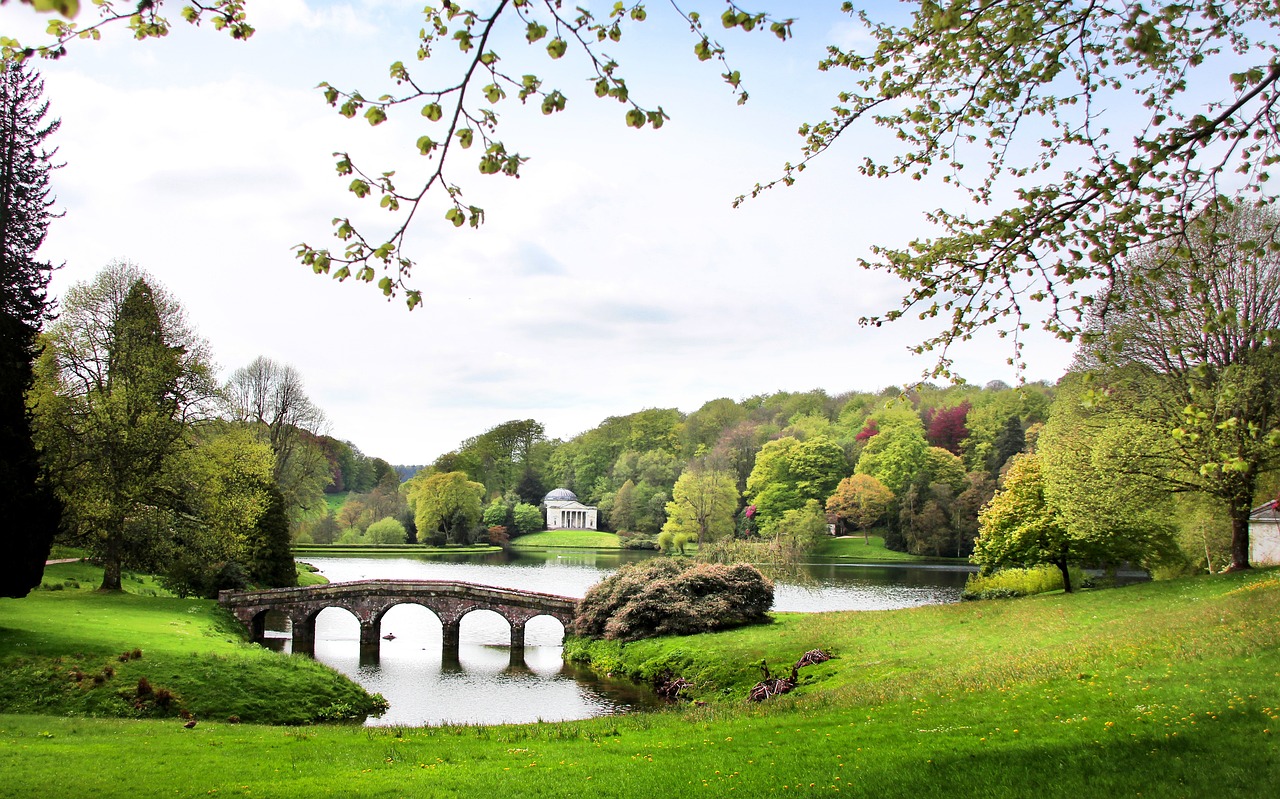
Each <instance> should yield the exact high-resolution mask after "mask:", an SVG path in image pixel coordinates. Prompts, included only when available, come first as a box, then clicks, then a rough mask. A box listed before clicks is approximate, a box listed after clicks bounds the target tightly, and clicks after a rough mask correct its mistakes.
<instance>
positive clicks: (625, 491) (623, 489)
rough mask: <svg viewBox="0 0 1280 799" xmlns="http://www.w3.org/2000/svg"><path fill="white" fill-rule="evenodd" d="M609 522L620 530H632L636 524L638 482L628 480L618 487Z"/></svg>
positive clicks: (615, 528)
mask: <svg viewBox="0 0 1280 799" xmlns="http://www.w3.org/2000/svg"><path fill="white" fill-rule="evenodd" d="M609 524H611V525H613V529H614V530H617V531H618V532H622V531H624V530H632V529H634V528H635V526H636V484H635V483H633V482H631V480H627V481H625V482H623V484H622V485H621V486H620V487H619V488H618V492H617V493H616V494H615V495H614V497H613V507H612V508H611V509H610V511H609Z"/></svg>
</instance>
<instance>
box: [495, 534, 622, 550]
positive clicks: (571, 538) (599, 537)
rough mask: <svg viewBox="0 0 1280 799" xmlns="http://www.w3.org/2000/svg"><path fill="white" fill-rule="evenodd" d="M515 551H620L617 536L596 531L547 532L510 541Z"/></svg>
mask: <svg viewBox="0 0 1280 799" xmlns="http://www.w3.org/2000/svg"><path fill="white" fill-rule="evenodd" d="M511 546H512V547H514V548H516V549H542V548H544V547H573V548H578V549H621V548H622V544H620V543H618V536H617V535H615V534H613V533H601V532H598V531H596V530H547V531H546V532H543V533H530V534H529V535H522V536H520V537H518V538H513V539H511Z"/></svg>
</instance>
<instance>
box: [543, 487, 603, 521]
mask: <svg viewBox="0 0 1280 799" xmlns="http://www.w3.org/2000/svg"><path fill="white" fill-rule="evenodd" d="M542 506H543V507H544V508H546V509H547V529H548V530H594V529H596V515H597V513H598V511H597V509H596V508H594V507H592V506H591V505H583V504H582V503H581V502H579V501H578V495H577V494H574V493H573V492H572V491H570V490H569V489H567V488H557V489H556V490H554V491H552V492H551V493H549V494H547V496H546V497H544V498H543V500H542Z"/></svg>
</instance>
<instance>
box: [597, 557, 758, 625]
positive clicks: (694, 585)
mask: <svg viewBox="0 0 1280 799" xmlns="http://www.w3.org/2000/svg"><path fill="white" fill-rule="evenodd" d="M772 606H773V582H772V581H770V580H769V579H768V578H767V577H765V576H764V575H763V574H761V573H760V571H759V570H758V569H756V568H755V567H754V566H750V565H748V564H745V563H737V564H734V565H731V566H725V565H721V564H714V563H698V564H691V563H689V562H687V561H681V560H677V559H674V558H654V559H652V560H649V561H645V562H644V563H633V564H628V565H626V566H623V567H622V568H620V569H618V571H617V572H615V573H614V574H612V575H610V576H609V577H607V578H605V579H604V580H602V581H600V582H599V583H597V584H596V585H594V586H592V588H591V590H589V591H588V592H587V595H586V597H585V598H583V600H582V603H581V604H580V605H579V606H578V616H577V618H576V619H574V622H573V633H574V634H575V635H582V636H587V637H590V638H607V639H610V640H616V641H636V640H639V639H641V638H652V637H654V636H659V635H692V634H694V633H705V632H711V631H713V630H724V629H728V628H730V627H739V626H741V625H744V624H754V623H758V622H762V621H765V620H767V618H768V617H767V615H766V614H767V613H768V611H769V608H770V607H772Z"/></svg>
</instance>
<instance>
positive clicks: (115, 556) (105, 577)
mask: <svg viewBox="0 0 1280 799" xmlns="http://www.w3.org/2000/svg"><path fill="white" fill-rule="evenodd" d="M98 590H99V591H121V590H124V589H123V588H122V587H121V585H120V542H119V540H118V539H117V538H115V537H111V538H108V539H107V546H106V549H105V551H104V552H103V554H102V585H101V586H99V587H98Z"/></svg>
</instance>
